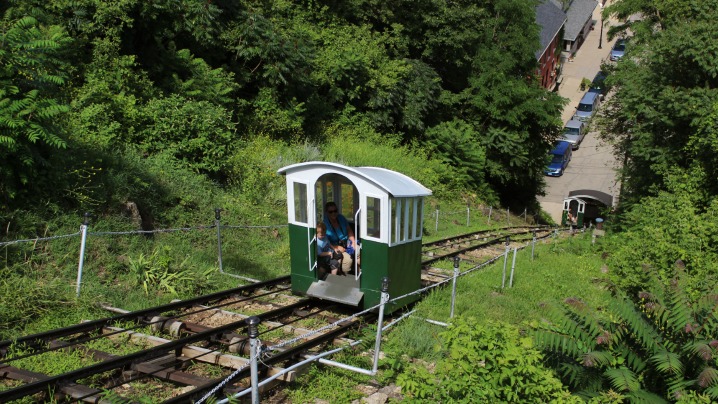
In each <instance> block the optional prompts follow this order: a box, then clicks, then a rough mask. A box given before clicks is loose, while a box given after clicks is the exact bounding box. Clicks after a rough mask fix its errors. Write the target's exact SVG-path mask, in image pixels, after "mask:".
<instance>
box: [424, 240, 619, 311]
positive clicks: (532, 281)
mask: <svg viewBox="0 0 718 404" xmlns="http://www.w3.org/2000/svg"><path fill="white" fill-rule="evenodd" d="M590 252H591V240H590V236H589V235H588V234H585V235H578V236H575V237H571V238H568V239H566V240H561V241H560V242H557V243H556V244H554V243H553V242H548V244H537V245H536V249H535V252H534V260H533V261H532V260H531V247H530V246H529V247H528V248H525V249H523V250H518V251H517V256H516V265H515V267H514V277H513V287H509V281H510V274H511V267H512V264H513V250H512V251H510V252H509V256H508V259H507V260H506V275H505V281H504V285H505V287H504V288H503V289H502V288H501V285H502V278H503V269H504V259H503V258H500V259H499V260H497V261H495V262H494V263H493V264H491V265H489V266H487V267H483V268H479V269H477V270H475V271H473V272H471V273H469V274H467V275H464V276H462V277H460V278H459V281H458V283H457V298H456V302H455V314H456V315H459V314H470V315H472V316H475V317H478V318H480V319H481V321H482V322H486V321H489V320H495V321H504V322H509V323H512V324H516V325H519V324H521V323H523V322H525V321H529V320H539V319H541V318H542V317H543V316H544V315H545V314H546V312H547V310H548V307H549V306H551V305H553V304H555V303H557V302H560V301H562V300H563V299H566V298H569V297H573V298H578V299H581V300H583V301H586V302H587V303H589V304H591V305H593V306H600V303H601V302H602V301H604V299H605V297H606V293H607V292H606V291H604V290H603V289H601V288H600V286H599V285H597V284H596V282H595V281H596V280H597V279H600V278H602V277H603V274H602V273H601V267H602V265H603V263H602V261H601V260H600V257H597V256H594V255H593V254H591V253H590ZM445 264H446V263H445ZM471 268H472V266H471V265H470V264H469V263H465V262H462V263H461V265H460V270H461V271H462V272H464V271H466V270H468V269H471ZM450 307H451V285H450V284H449V285H448V287H446V288H443V289H441V290H437V291H435V292H433V293H431V294H430V295H429V296H428V297H427V298H426V299H424V300H423V301H422V302H421V303H420V304H419V305H418V307H417V309H418V312H419V315H420V316H423V317H427V318H432V319H435V320H438V321H442V322H446V321H448V319H449V314H450Z"/></svg>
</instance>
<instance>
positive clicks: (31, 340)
mask: <svg viewBox="0 0 718 404" xmlns="http://www.w3.org/2000/svg"><path fill="white" fill-rule="evenodd" d="M289 279H290V277H289V275H287V276H282V277H279V278H275V279H270V280H268V281H263V282H257V283H252V284H249V285H244V286H240V287H237V288H234V289H228V290H223V291H220V292H216V293H212V294H209V295H204V296H199V297H195V298H192V299H187V300H180V301H177V302H173V303H169V304H165V305H162V306H156V307H150V308H148V309H143V310H138V311H132V312H129V313H126V314H120V315H117V316H113V317H106V318H102V319H99V320H92V321H88V322H85V323H81V324H76V325H72V326H69V327H65V328H59V329H55V330H51V331H45V332H41V333H38V334H32V335H28V336H25V337H21V338H17V339H10V340H5V341H0V357H3V356H5V354H6V353H7V348H8V347H10V346H11V345H13V344H17V345H24V346H25V347H36V346H38V345H40V344H42V343H45V342H47V341H48V340H52V339H57V338H61V337H65V336H68V335H74V334H80V333H87V332H91V331H97V330H101V329H102V328H103V327H105V326H106V325H108V324H110V323H113V322H116V321H123V320H132V319H137V318H142V317H154V315H156V314H157V313H161V312H165V311H170V310H176V309H179V308H182V307H185V306H188V305H195V304H200V303H206V302H207V301H211V300H218V299H223V298H226V297H227V296H231V295H235V294H239V293H242V292H247V291H250V290H253V289H259V288H261V287H266V286H275V285H277V284H280V283H283V282H287V281H288V280H289Z"/></svg>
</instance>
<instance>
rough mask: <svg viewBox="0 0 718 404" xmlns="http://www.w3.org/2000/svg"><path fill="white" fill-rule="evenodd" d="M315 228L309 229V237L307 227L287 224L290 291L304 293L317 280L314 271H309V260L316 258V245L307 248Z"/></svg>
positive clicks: (312, 260)
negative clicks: (290, 274)
mask: <svg viewBox="0 0 718 404" xmlns="http://www.w3.org/2000/svg"><path fill="white" fill-rule="evenodd" d="M314 233H315V230H314V229H310V232H309V238H308V237H307V228H306V227H302V226H297V225H294V224H290V225H289V258H290V260H289V261H290V265H291V269H292V272H291V273H292V276H291V278H292V292H294V293H299V294H305V293H306V292H307V289H309V286H310V285H311V284H312V282H314V281H316V280H317V273H316V271H311V272H310V271H309V268H310V267H309V265H310V264H309V262H310V260H311V262H312V263H314V260H315V259H316V247H315V248H313V249H312V250H311V257H310V249H309V240H310V239H311V238H313V237H314Z"/></svg>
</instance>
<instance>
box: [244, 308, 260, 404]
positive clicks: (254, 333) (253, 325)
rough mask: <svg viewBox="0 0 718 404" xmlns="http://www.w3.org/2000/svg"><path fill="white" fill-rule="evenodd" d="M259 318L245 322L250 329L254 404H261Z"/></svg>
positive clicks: (253, 317)
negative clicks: (258, 367) (258, 356)
mask: <svg viewBox="0 0 718 404" xmlns="http://www.w3.org/2000/svg"><path fill="white" fill-rule="evenodd" d="M261 321H262V320H260V318H259V317H257V316H252V317H249V318H247V319H246V320H244V322H245V323H247V326H248V327H247V328H248V329H249V356H250V365H249V366H250V369H249V371H250V379H251V383H252V404H259V372H258V370H257V351H258V346H257V337H258V336H259V328H258V327H259V323H260V322H261Z"/></svg>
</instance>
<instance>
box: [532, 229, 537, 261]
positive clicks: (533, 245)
mask: <svg viewBox="0 0 718 404" xmlns="http://www.w3.org/2000/svg"><path fill="white" fill-rule="evenodd" d="M535 248H536V230H534V238H533V240H531V261H533V260H534V249H535Z"/></svg>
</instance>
